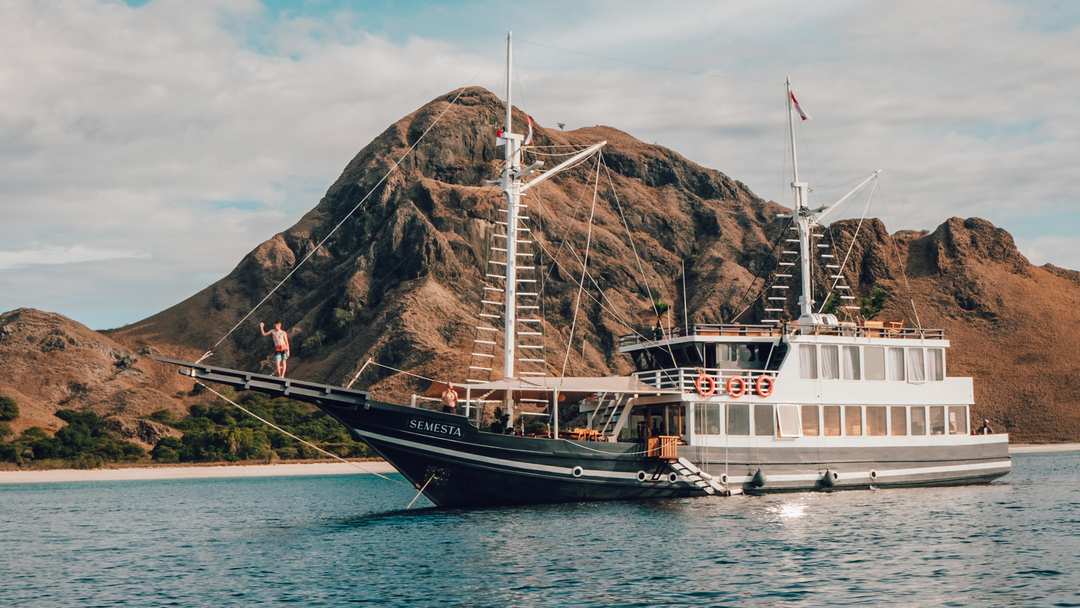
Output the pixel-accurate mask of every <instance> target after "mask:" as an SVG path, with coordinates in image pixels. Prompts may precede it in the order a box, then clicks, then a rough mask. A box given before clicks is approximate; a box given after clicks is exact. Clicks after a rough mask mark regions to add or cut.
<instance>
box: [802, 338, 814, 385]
mask: <svg viewBox="0 0 1080 608" xmlns="http://www.w3.org/2000/svg"><path fill="white" fill-rule="evenodd" d="M799 377H800V378H802V379H803V380H814V379H816V378H817V346H816V345H814V344H800V345H799Z"/></svg>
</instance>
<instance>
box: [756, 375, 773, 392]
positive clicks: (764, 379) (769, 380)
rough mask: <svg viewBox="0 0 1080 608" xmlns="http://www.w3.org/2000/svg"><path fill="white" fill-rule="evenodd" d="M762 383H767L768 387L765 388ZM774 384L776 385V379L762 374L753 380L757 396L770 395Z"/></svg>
mask: <svg viewBox="0 0 1080 608" xmlns="http://www.w3.org/2000/svg"><path fill="white" fill-rule="evenodd" d="M764 385H768V387H767V388H766V387H765V386H764ZM774 386H776V381H775V380H773V378H772V376H766V375H764V374H762V375H760V376H758V377H757V380H755V381H754V390H756V391H757V394H758V396H759V397H768V396H769V395H771V394H772V391H773V387H774Z"/></svg>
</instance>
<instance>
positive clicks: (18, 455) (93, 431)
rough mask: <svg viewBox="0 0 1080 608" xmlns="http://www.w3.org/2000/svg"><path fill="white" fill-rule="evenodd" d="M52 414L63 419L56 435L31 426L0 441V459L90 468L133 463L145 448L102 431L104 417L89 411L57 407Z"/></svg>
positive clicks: (139, 457) (140, 456)
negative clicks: (65, 424) (6, 441)
mask: <svg viewBox="0 0 1080 608" xmlns="http://www.w3.org/2000/svg"><path fill="white" fill-rule="evenodd" d="M56 417H57V418H59V419H61V420H63V421H64V422H67V426H64V427H63V428H61V429H60V430H59V431H56V436H55V437H52V436H50V435H49V433H48V431H46V430H45V429H43V428H41V427H39V426H35V427H31V428H28V429H26V430H25V431H23V432H22V434H21V435H19V436H18V437H17V438H16V439H14V440H13V441H11V442H10V443H0V461H4V462H14V463H17V464H25V463H28V462H35V461H42V460H45V461H54V462H56V463H57V464H63V465H66V466H70V467H72V468H75V469H93V468H97V467H100V466H103V465H104V464H105V463H107V462H129V463H130V462H137V461H139V460H140V459H142V458H145V457H146V450H144V449H143V448H142V447H140V446H139V445H137V444H134V443H131V442H129V441H124V440H123V439H122V438H121V437H120V436H119V435H117V434H116V433H115V432H113V431H109V430H106V429H105V428H104V424H103V422H104V421H105V418H103V417H102V416H98V415H97V414H95V413H93V412H76V411H75V410H60V411H58V412H56Z"/></svg>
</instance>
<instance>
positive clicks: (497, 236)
mask: <svg viewBox="0 0 1080 608" xmlns="http://www.w3.org/2000/svg"><path fill="white" fill-rule="evenodd" d="M504 225H505V224H504ZM493 236H494V237H495V238H497V239H505V238H506V235H505V234H495V235H493Z"/></svg>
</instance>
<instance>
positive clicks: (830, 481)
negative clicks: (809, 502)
mask: <svg viewBox="0 0 1080 608" xmlns="http://www.w3.org/2000/svg"><path fill="white" fill-rule="evenodd" d="M839 479H840V475H839V473H837V472H836V471H825V476H824V477H822V478H821V485H823V486H825V487H826V488H831V487H833V486H835V485H836V482H837V481H838V480H839Z"/></svg>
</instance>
